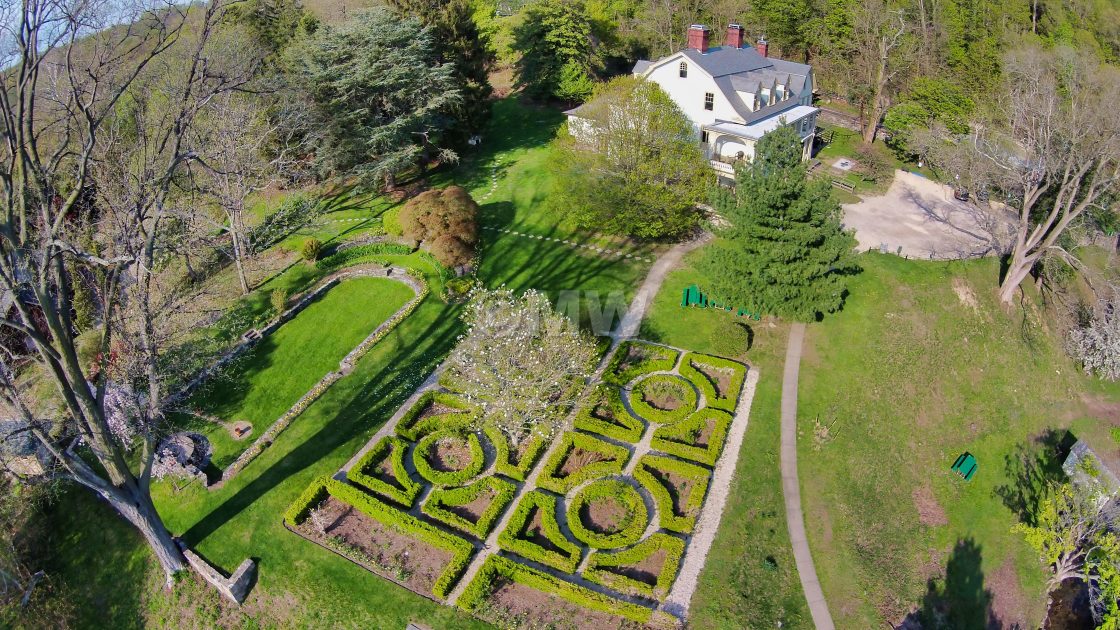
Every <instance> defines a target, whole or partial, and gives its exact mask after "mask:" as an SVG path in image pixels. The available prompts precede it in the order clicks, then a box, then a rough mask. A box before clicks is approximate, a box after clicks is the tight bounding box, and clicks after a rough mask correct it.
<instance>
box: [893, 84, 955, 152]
mask: <svg viewBox="0 0 1120 630" xmlns="http://www.w3.org/2000/svg"><path fill="white" fill-rule="evenodd" d="M973 109H974V104H973V101H972V99H971V98H969V97H968V95H967V94H965V93H964V91H963V90H961V89H960V88H959V87H957V86H956V85H954V84H953V83H952V82H950V81H946V80H945V79H936V78H930V77H922V78H920V79H917V80H915V81H914V83H913V85H912V86H911V87H910V90H909V91H908V92H907V93H906V94H905V95H904V96H903V101H902V102H901V103H899V104H898V105H895V106H894V107H892V108H891V109H890V110H888V111H887V115H886V116H885V117H884V118H883V127H884V128H885V129H886V130H887V131H888V132H890V139H889V140H888V141H887V145H888V146H889V147H891V149H893V150H894V151H895V152H896V153H899V154H901V155H903V156H909V155H913V154H914V153H915V152H916V151H915V148H914V147H913V146H911V140H912V134H913V133H914V132H915V131H916V130H919V129H933V128H935V127H938V128H940V127H943V128H944V130H945V131H946V132H947V133H949V134H952V135H960V134H966V133H968V121H969V118H970V117H971V116H972V112H973Z"/></svg>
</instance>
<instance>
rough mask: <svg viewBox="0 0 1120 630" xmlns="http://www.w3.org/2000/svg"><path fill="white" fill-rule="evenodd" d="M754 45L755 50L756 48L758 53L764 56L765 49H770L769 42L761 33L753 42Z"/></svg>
mask: <svg viewBox="0 0 1120 630" xmlns="http://www.w3.org/2000/svg"><path fill="white" fill-rule="evenodd" d="M754 47H755V49H756V50H758V54H760V55H762V56H763V57H765V56H766V51H767V50H769V49H770V43H769V42H767V41H766V36H765V35H763V36H762V37H759V38H758V42H757V43H755V45H754Z"/></svg>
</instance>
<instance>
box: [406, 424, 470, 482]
mask: <svg viewBox="0 0 1120 630" xmlns="http://www.w3.org/2000/svg"><path fill="white" fill-rule="evenodd" d="M454 442H465V445H466V449H467V450H468V454H467V457H468V458H469V459H468V460H467V462H466V463H465V464H462V465H461V466H460V465H458V463H457V462H456V463H453V464H452V465H453V466H455V467H454V468H451V469H450V470H440V469H438V468H437V467H436V466H434V465H433V464H432V460H433V459H435V458H437V457H439V454H438V450H439V449H440V448H442V447H443V445H446V444H448V443H454ZM485 464H486V455H485V453H483V451H482V443H481V442H479V440H478V434H477V433H465V432H458V431H454V430H451V429H448V430H443V431H433V432H432V433H429V434H428V435H425V436H424V437H422V438H420V441H419V442H417V443H416V449H415V450H413V452H412V465H413V466H415V467H416V472H418V473H420V476H421V477H423V478H424V479H425V480H427V481H429V482H431V483H432V484H433V485H436V486H444V487H446V486H461V485H463V484H465V483H466V482H467V481H469V480H471V479H474V478H475V477H477V476H478V473H480V472H482V467H483V466H484V465H485Z"/></svg>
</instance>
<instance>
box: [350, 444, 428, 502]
mask: <svg viewBox="0 0 1120 630" xmlns="http://www.w3.org/2000/svg"><path fill="white" fill-rule="evenodd" d="M407 452H408V442H405V441H404V440H402V439H400V438H399V437H396V436H395V435H388V436H385V438H384V439H382V440H381V441H380V442H378V443H377V444H374V445H373V448H371V449H369V450H368V451H366V454H365V455H362V458H361V459H359V460H358V461H357V463H355V464H354V466H353V467H352V468H351V469H350V470H349V472H347V473H346V478H347V479H349V480H350V481H353V482H354V483H356V484H358V485H361V486H364V487H365V488H367V489H369V490H371V491H373V492H376V493H377V494H380V495H381V496H383V497H386V498H388V499H391V500H392V501H396V502H397V503H399V504H401V505H403V506H405V507H409V508H410V507H412V503H413V501H415V500H416V495H418V494H420V489H421V488H422V487H423V486H421V484H419V483H417V482H416V481H414V480H413V479H412V476H411V475H409V474H408V469H407V468H406V467H405V465H404V457H405V453H407ZM385 458H389V465H390V467H391V468H392V471H393V479H394V480H395V481H396V484H393V483H390V482H388V481H385V480H383V479H380V478H378V477H376V476H374V475H373V474H372V471H373V469H374V468H376V467H377V466H378V465H380V464H381V462H383V461H385Z"/></svg>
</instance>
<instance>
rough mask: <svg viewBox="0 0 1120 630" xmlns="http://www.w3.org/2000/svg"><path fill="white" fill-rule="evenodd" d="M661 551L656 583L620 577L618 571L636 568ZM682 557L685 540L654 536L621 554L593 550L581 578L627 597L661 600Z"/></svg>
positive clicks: (670, 584) (663, 535)
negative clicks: (659, 568) (636, 565)
mask: <svg viewBox="0 0 1120 630" xmlns="http://www.w3.org/2000/svg"><path fill="white" fill-rule="evenodd" d="M659 551H664V552H665V561H664V563H663V564H662V565H661V570H660V571H659V572H658V573H657V580H656V583H655V584H649V583H647V582H643V581H641V580H636V579H634V578H632V577H629V576H626V575H623V574H622V573H619V572H617V569H619V568H625V567H627V566H630V565H635V564H638V563H640V562H641V561H643V560H645V559H646V558H649V557H650V556H652V555H653V554H655V553H657V552H659ZM683 555H684V541H683V540H681V539H680V538H677V537H676V536H670V535H669V534H662V533H656V534H653V535H651V536H650V537H649V538H647V539H645V540H643V541H642V542H640V543H638V544H636V545H634V546H633V547H630V548H629V549H624V550H622V551H595V552H593V553H592V554H591V557H590V558H588V564H587V569H586V570H585V571H584V572H583V577H585V578H586V579H588V580H589V581H591V582H594V583H596V584H602V585H603V586H606V587H607V588H611V589H614V590H616V591H618V592H619V593H625V594H627V595H638V596H641V597H648V598H650V599H656V600H658V601H661V600H663V599H665V597H666V596H667V595H668V594H669V588H670V587H672V585H673V579H674V578H676V576H677V569H678V568H680V564H681V556H683Z"/></svg>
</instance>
